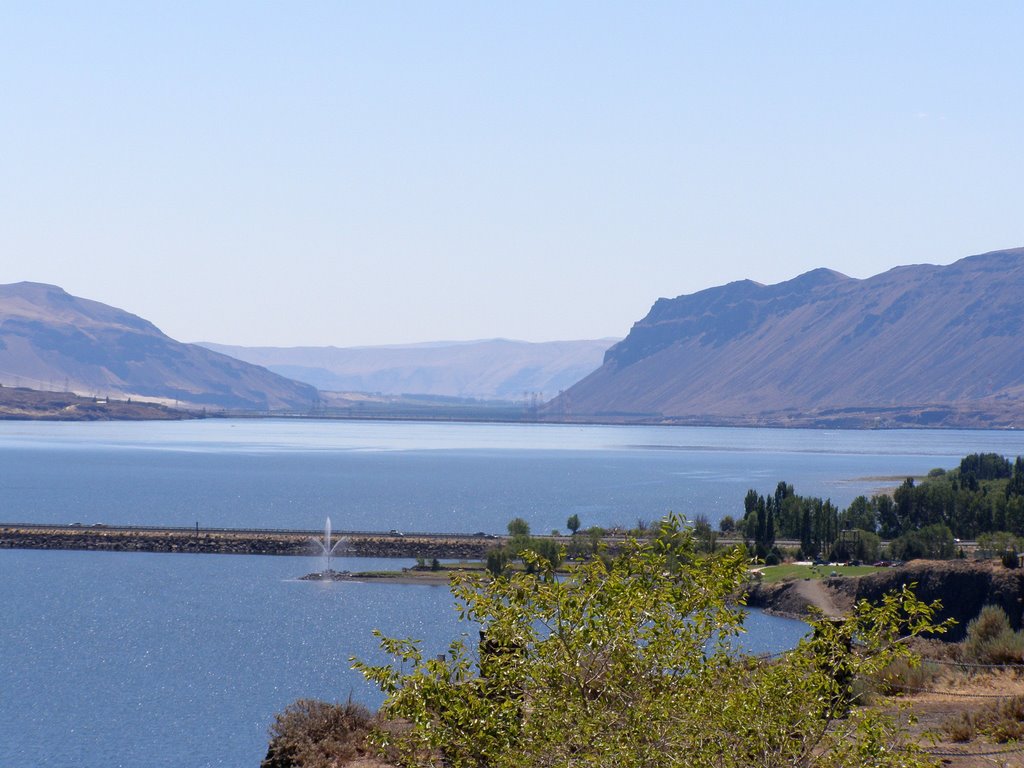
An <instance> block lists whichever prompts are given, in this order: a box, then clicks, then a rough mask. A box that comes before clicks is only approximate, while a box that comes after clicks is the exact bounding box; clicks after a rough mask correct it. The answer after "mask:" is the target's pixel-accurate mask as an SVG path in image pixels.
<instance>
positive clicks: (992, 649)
mask: <svg viewBox="0 0 1024 768" xmlns="http://www.w3.org/2000/svg"><path fill="white" fill-rule="evenodd" d="M964 655H965V656H966V657H967V658H968V659H971V660H972V661H976V662H978V663H981V664H1013V663H1019V662H1022V661H1024V634H1021V633H1020V632H1014V631H1013V629H1012V628H1011V627H1010V620H1009V619H1008V618H1007V617H1006V613H1005V611H1003V609H1002V608H1000V607H999V606H997V605H986V606H985V607H984V608H982V609H981V612H980V613H979V614H978V616H977V618H975V619H973V620H972V621H971V623H970V624H968V625H967V638H966V639H965V640H964Z"/></svg>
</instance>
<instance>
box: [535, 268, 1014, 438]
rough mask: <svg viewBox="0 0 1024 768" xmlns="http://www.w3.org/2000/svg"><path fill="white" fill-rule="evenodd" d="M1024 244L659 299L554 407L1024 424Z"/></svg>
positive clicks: (658, 414) (762, 419)
mask: <svg viewBox="0 0 1024 768" xmlns="http://www.w3.org/2000/svg"><path fill="white" fill-rule="evenodd" d="M1022 332H1024V248H1017V249H1013V250H1005V251H994V252H991V253H985V254H981V255H978V256H971V257H968V258H965V259H961V260H960V261H958V262H956V263H955V264H952V265H950V266H933V265H916V266H905V267H897V268H895V269H892V270H890V271H888V272H885V273H883V274H880V275H876V276H874V277H871V278H868V279H865V280H857V279H853V278H849V277H846V276H845V275H842V274H839V273H838V272H833V271H831V270H827V269H817V270H814V271H812V272H808V273H806V274H804V275H801V276H799V277H797V278H794V279H793V280H789V281H787V282H783V283H779V284H777V285H760V284H758V283H755V282H752V281H749V280H743V281H740V282H735V283H730V284H728V285H724V286H719V287H716V288H710V289H708V290H704V291H700V292H699V293H694V294H691V295H684V296H679V297H678V298H675V299H659V300H658V301H657V302H656V303H655V304H654V306H653V307H652V308H651V311H650V312H649V313H648V315H647V316H646V317H645V318H644V319H642V320H640V321H639V322H638V323H636V324H635V325H634V326H633V328H632V330H631V331H630V333H629V335H628V336H627V337H626V338H625V339H623V340H622V341H621V342H619V343H618V344H616V345H615V346H613V347H612V348H611V349H609V350H608V352H607V353H606V354H605V357H604V363H603V365H602V366H601V367H600V368H599V369H598V370H596V371H595V372H594V373H592V374H591V375H589V376H587V377H586V378H585V379H583V380H582V381H580V382H579V383H578V384H576V385H575V386H574V387H572V388H570V389H569V390H568V391H567V392H566V393H565V395H564V396H562V397H561V398H558V399H557V400H556V401H555V402H554V403H552V404H551V405H550V406H549V413H568V414H570V415H571V416H573V417H575V418H598V419H610V420H626V421H631V420H640V421H667V422H675V423H735V424H744V423H750V424H777V425H787V424H790V425H804V424H806V425H833V426H898V425H943V426H982V427H983V426H1003V427H1005V426H1024V407H1022V406H1024V334H1022Z"/></svg>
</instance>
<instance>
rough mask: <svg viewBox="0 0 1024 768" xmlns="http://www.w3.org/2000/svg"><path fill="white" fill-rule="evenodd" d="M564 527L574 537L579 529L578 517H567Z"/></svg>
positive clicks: (574, 515)
mask: <svg viewBox="0 0 1024 768" xmlns="http://www.w3.org/2000/svg"><path fill="white" fill-rule="evenodd" d="M565 527H566V528H568V529H569V530H570V531H572V535H573V536H575V535H576V531H578V530H579V529H580V516H579V515H576V514H573V515H569V519H568V520H566V521H565Z"/></svg>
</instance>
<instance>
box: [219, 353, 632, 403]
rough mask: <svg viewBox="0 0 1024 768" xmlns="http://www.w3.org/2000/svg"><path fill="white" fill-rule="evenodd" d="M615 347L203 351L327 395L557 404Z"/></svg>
mask: <svg viewBox="0 0 1024 768" xmlns="http://www.w3.org/2000/svg"><path fill="white" fill-rule="evenodd" d="M615 341H616V340H615V339H598V340H595V341H551V342H543V343H536V344H535V343H529V342H525V341H508V340H505V339H492V340H488V341H467V342H435V343H430V344H412V345H407V346H386V347H348V348H339V347H237V346H227V345H223V344H212V343H209V342H201V344H202V346H205V347H207V348H209V349H212V350H215V351H217V352H222V353H224V354H226V355H231V356H232V357H236V358H238V359H239V360H245V361H247V362H250V363H255V364H257V365H262V366H265V367H266V368H268V369H270V370H272V371H275V372H276V373H279V374H281V375H283V376H288V377H289V378H292V379H296V380H297V381H304V382H306V383H307V384H312V385H313V386H315V387H317V388H318V389H321V390H324V391H334V392H380V393H383V394H392V395H399V394H409V393H415V394H420V395H439V396H449V397H469V398H480V399H492V400H493V399H496V400H519V399H522V398H523V395H524V393H527V392H528V393H530V396H531V397H532V396H533V395H534V394H535V393H543V395H544V397H553V396H554V395H556V394H558V392H559V391H560V390H563V389H566V388H567V387H570V386H572V385H573V384H575V383H576V382H577V381H579V380H580V379H582V378H583V377H584V376H586V375H587V374H588V373H591V372H592V371H594V370H595V369H596V368H597V367H598V366H599V365H601V361H602V358H603V356H604V352H605V350H606V349H608V347H610V346H611V345H612V344H613V343H615Z"/></svg>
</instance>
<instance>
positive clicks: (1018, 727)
mask: <svg viewBox="0 0 1024 768" xmlns="http://www.w3.org/2000/svg"><path fill="white" fill-rule="evenodd" d="M942 730H943V731H944V732H945V733H946V734H947V735H948V736H949V738H950V739H952V740H953V741H970V740H972V739H973V738H975V737H976V736H977V735H979V734H980V735H983V736H988V737H989V738H990V739H992V740H993V741H996V742H999V743H1005V742H1007V741H1016V740H1019V739H1021V738H1024V696H1014V697H1013V698H1012V699H1007V700H1006V701H996V702H992V703H991V704H987V705H985V706H982V707H980V708H979V709H978V710H977V711H975V712H964V713H961V714H959V715H957V716H956V717H953V718H950V719H949V720H947V721H946V722H945V723H943V724H942Z"/></svg>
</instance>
